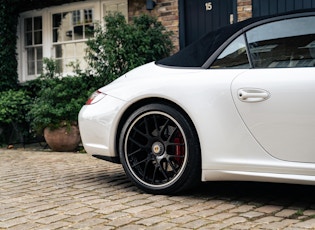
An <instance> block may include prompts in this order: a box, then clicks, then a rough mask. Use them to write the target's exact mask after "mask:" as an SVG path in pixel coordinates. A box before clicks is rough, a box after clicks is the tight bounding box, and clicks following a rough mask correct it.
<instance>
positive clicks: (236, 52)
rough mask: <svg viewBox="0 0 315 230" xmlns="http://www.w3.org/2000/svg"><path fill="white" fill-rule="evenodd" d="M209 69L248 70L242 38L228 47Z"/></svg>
mask: <svg viewBox="0 0 315 230" xmlns="http://www.w3.org/2000/svg"><path fill="white" fill-rule="evenodd" d="M211 68H212V69H214V68H239V69H241V68H249V62H248V57H247V52H246V45H245V40H244V36H243V35H241V36H239V37H238V38H237V39H235V40H234V41H233V42H232V43H231V44H230V45H228V47H227V48H225V50H224V51H223V52H222V53H221V54H220V56H219V57H218V58H217V60H216V61H215V62H214V63H213V64H212V66H211Z"/></svg>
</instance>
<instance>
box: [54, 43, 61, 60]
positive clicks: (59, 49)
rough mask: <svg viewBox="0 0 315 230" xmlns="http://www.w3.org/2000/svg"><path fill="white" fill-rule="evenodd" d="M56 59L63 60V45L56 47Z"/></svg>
mask: <svg viewBox="0 0 315 230" xmlns="http://www.w3.org/2000/svg"><path fill="white" fill-rule="evenodd" d="M55 57H56V58H62V45H56V46H55Z"/></svg>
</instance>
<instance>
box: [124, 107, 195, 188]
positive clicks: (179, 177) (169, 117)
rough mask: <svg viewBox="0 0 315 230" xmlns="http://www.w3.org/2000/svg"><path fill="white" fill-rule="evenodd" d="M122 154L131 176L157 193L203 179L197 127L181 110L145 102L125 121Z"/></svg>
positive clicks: (185, 186) (186, 186)
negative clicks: (145, 103) (195, 127)
mask: <svg viewBox="0 0 315 230" xmlns="http://www.w3.org/2000/svg"><path fill="white" fill-rule="evenodd" d="M119 154H120V160H121V163H122V165H123V168H124V170H125V172H126V174H127V175H128V177H129V178H130V179H131V180H132V181H133V182H134V183H135V185H136V186H138V187H139V188H140V189H142V190H144V191H146V192H149V193H153V194H174V193H177V192H180V191H183V190H186V189H188V188H191V187H192V186H193V185H195V184H196V183H199V182H200V180H201V179H200V178H201V163H200V162H201V157H200V146H199V140H198V137H197V134H196V131H195V129H194V127H193V125H192V124H191V122H189V120H188V119H187V118H186V117H185V116H184V115H183V114H181V113H180V112H179V111H177V110H176V109H174V108H173V107H171V106H168V105H164V104H149V105H145V106H143V107H141V108H139V109H137V110H136V111H134V112H133V113H132V114H131V116H130V117H129V118H128V119H127V121H126V122H125V125H124V126H123V128H122V132H121V135H120V139H119Z"/></svg>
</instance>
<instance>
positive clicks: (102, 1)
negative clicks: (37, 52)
mask: <svg viewBox="0 0 315 230" xmlns="http://www.w3.org/2000/svg"><path fill="white" fill-rule="evenodd" d="M111 4H123V5H124V6H125V7H124V9H123V10H124V11H125V10H126V12H128V1H127V0H119V1H117V0H115V1H113V0H89V1H84V2H74V3H69V4H63V5H58V6H52V7H48V8H44V9H40V10H31V11H27V12H23V13H21V14H20V17H19V19H18V20H19V23H18V27H17V37H18V39H17V59H18V77H19V81H20V82H25V81H28V80H32V79H36V78H37V77H38V76H39V75H38V74H37V75H36V74H35V75H28V73H27V60H28V59H27V52H26V50H25V44H26V43H25V35H24V33H25V25H24V19H25V18H29V17H38V16H41V17H42V47H43V48H42V56H43V58H54V57H53V45H54V44H53V32H52V31H53V19H52V15H53V14H56V13H61V12H72V11H75V10H80V9H82V10H84V9H93V13H94V16H93V17H94V22H100V23H101V25H104V23H103V18H104V16H105V15H104V13H105V12H103V7H104V6H109V5H111ZM125 8H126V9H125ZM126 16H128V15H126ZM83 17H85V15H83ZM126 20H128V17H127V18H126ZM94 22H93V23H94ZM87 40H88V38H85V39H80V40H78V41H75V42H84V43H85V41H87ZM72 42H74V41H71V42H70V43H72ZM62 74H63V75H68V74H73V72H64V73H62Z"/></svg>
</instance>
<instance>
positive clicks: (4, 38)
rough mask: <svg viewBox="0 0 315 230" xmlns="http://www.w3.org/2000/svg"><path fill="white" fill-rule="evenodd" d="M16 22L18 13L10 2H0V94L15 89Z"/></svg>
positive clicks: (4, 0) (16, 80)
mask: <svg viewBox="0 0 315 230" xmlns="http://www.w3.org/2000/svg"><path fill="white" fill-rule="evenodd" d="M17 22H18V12H17V9H16V5H15V4H12V1H11V0H0V24H1V31H0V47H1V48H0V60H1V64H0V92H2V91H7V90H9V89H17V86H18V75H17V58H16V41H17V37H16V34H17Z"/></svg>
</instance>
